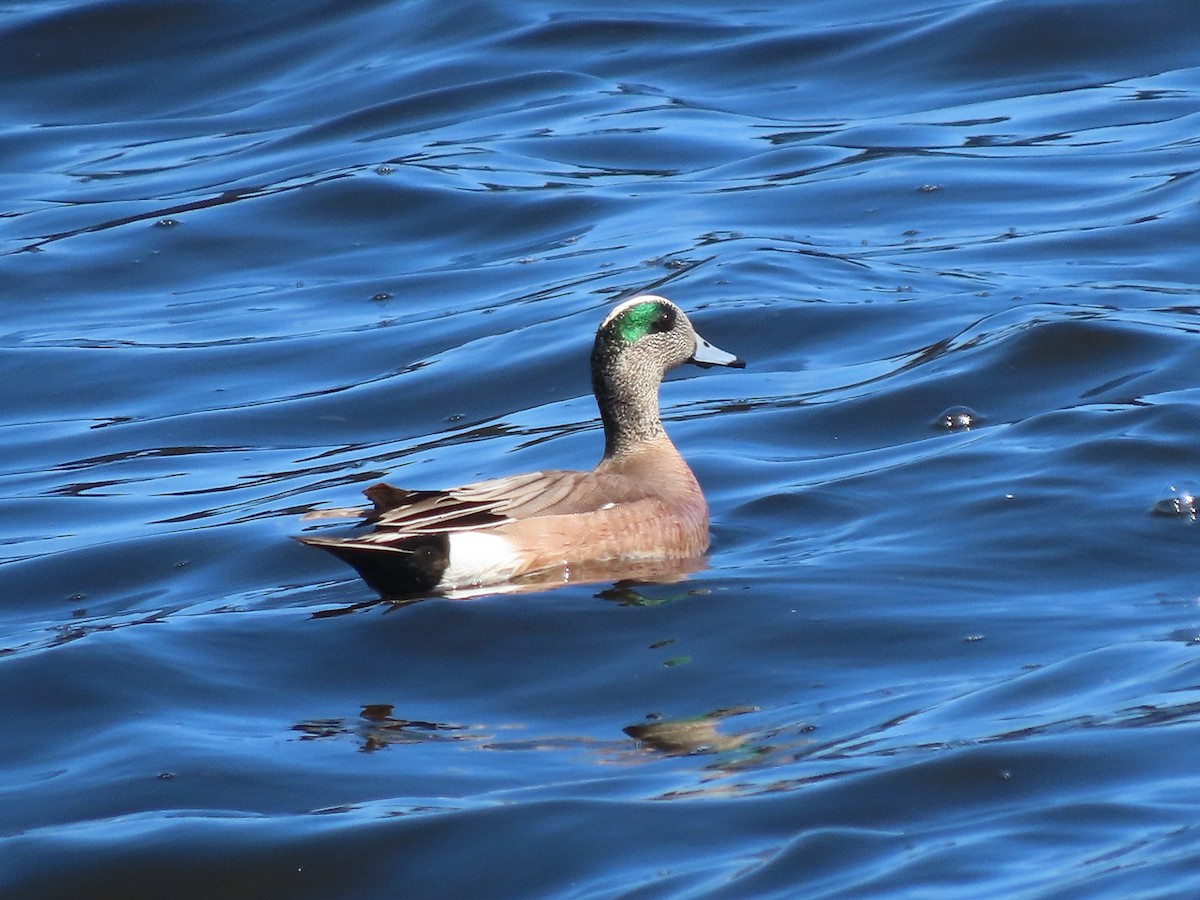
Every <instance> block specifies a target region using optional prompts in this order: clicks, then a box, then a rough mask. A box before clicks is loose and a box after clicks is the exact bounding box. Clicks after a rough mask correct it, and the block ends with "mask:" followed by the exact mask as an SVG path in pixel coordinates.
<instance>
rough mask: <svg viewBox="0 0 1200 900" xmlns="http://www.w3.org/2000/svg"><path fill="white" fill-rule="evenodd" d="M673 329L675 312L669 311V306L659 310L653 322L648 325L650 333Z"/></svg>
mask: <svg viewBox="0 0 1200 900" xmlns="http://www.w3.org/2000/svg"><path fill="white" fill-rule="evenodd" d="M674 327H675V310H673V309H671V308H670V307H669V306H664V307H663V308H662V309H660V310H659V313H658V315H657V316H655V317H654V321H653V322H651V323H650V330H651V331H658V332H664V331H670V330H671V329H672V328H674Z"/></svg>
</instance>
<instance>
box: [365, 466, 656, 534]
mask: <svg viewBox="0 0 1200 900" xmlns="http://www.w3.org/2000/svg"><path fill="white" fill-rule="evenodd" d="M365 493H366V495H367V498H368V499H369V500H371V502H372V503H374V505H375V508H374V509H373V510H372V511H371V513H370V515H369V516H368V519H369V520H371V521H373V522H374V523H375V525H376V527H377V528H378V529H380V531H379V532H376V534H380V535H381V536H380V539H381V540H382V539H384V538H383V534H386V535H387V537H389V538H393V539H394V538H395V536H396V533H400V534H414V535H415V534H441V533H446V532H452V531H465V530H472V531H474V530H480V529H488V528H496V527H498V526H500V525H504V524H506V523H508V522H513V521H516V520H518V519H528V518H531V517H533V516H557V515H574V514H577V513H585V512H593V511H594V510H597V509H600V508H602V507H604V506H606V505H609V504H613V503H626V502H632V501H635V500H641V499H643V498H645V497H647V496H651V492H650V491H648V490H647V488H646V486H645V485H644V484H642V483H641V482H640V481H637V480H635V479H630V478H626V477H624V476H622V475H616V474H607V473H598V472H579V471H572V470H552V471H547V472H533V473H529V474H526V475H513V476H510V477H507V478H492V479H489V480H487V481H478V482H475V483H474V484H468V485H464V486H463V487H458V488H452V489H450V490H446V491H409V490H404V489H403V488H395V487H392V486H391V485H387V484H377V485H373V486H372V487H370V488H368V489H367V490H366V491H365ZM368 537H374V535H370V536H368ZM360 540H361V538H360Z"/></svg>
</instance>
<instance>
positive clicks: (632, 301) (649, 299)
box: [600, 294, 674, 328]
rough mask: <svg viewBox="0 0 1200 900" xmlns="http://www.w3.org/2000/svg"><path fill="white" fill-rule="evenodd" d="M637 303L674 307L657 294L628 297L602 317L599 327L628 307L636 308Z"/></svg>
mask: <svg viewBox="0 0 1200 900" xmlns="http://www.w3.org/2000/svg"><path fill="white" fill-rule="evenodd" d="M639 303H665V304H667V306H673V305H674V304H672V303H671V301H670V300H668V299H667V298H666V297H660V296H658V294H638V295H637V296H636V297H630V298H629V299H628V300H626V301H625V302H624V303H619V304H617V306H616V307H615V308H614V309H613V311H612V312H610V313H609V314H608V315H607V316H605V317H604V321H603V322H601V323H600V327H601V328H603V327H604V326H605V325H607V324H608V323H609V322H611V321H612V320H613V319H615V318H616V317H617V316H619V315H620V314H621V313H623V312H625V310H627V309H629V307H631V306H637V305H638V304H639Z"/></svg>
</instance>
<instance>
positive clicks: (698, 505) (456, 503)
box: [298, 295, 744, 597]
mask: <svg viewBox="0 0 1200 900" xmlns="http://www.w3.org/2000/svg"><path fill="white" fill-rule="evenodd" d="M684 362H693V363H696V364H697V365H701V366H710V365H723V366H733V367H741V366H743V365H744V363H742V361H741V360H739V359H737V358H736V357H735V356H733V355H732V354H729V353H725V352H724V351H722V350H718V349H717V348H715V347H713V346H712V345H711V344H708V343H707V342H706V341H704V340H703V339H702V338H700V337H699V336H697V335H696V333H695V331H694V330H693V329H692V325H691V323H690V322H689V321H688V319H687V317H686V316H685V315H684V314H683V313H682V312H681V311H680V310H679V309H678V308H677V307H675V306H674V305H672V304H671V303H670V302H668V301H667V300H664V299H663V298H661V297H655V296H652V295H643V296H640V297H635V298H633V299H632V300H629V301H626V302H625V303H623V304H621V305H620V306H618V307H617V308H616V309H614V310H613V311H612V313H610V314H609V316H608V317H607V318H606V319H605V320H604V322H603V323H602V324H601V325H600V328H599V330H598V331H597V333H596V344H595V348H594V349H593V351H592V385H593V389H594V391H595V393H596V399H597V402H598V403H599V406H600V416H601V419H602V421H603V423H604V433H605V452H604V457H603V458H602V459H601V460H600V463H599V465H597V466H596V468H595V469H593V470H592V471H590V472H580V471H567V470H556V471H544V472H534V473H531V474H528V475H515V476H511V477H507V478H496V479H492V480H489V481H480V482H476V483H474V484H469V485H465V486H463V487H459V488H452V489H450V490H445V491H407V490H402V489H398V488H393V487H390V486H389V485H386V484H377V485H375V486H373V487H371V488H368V489H367V491H366V495H367V497H368V499H370V500H371V502H372V503H373V504H374V508H373V509H371V510H370V511H369V512H368V514H367V516H366V519H367V521H368V522H371V523H373V524H374V525H375V530H374V531H373V532H371V533H370V534H367V535H364V536H362V537H358V538H349V539H337V538H321V537H303V538H298V540H300V541H301V542H303V543H305V544H309V545H311V546H315V547H320V548H322V549H324V550H328V551H329V552H331V553H333V554H334V555H336V556H338V557H339V558H340V559H342V560H344V561H345V562H347V563H349V564H350V565H351V566H353V567H354V568H355V569H356V570H358V573H359V574H360V575H361V576H362V578H363V580H365V581H366V582H367V583H368V584H369V585H371V586H372V587H373V588H375V589H376V590H377V591H379V593H381V594H382V595H384V596H386V597H410V596H416V595H421V594H428V593H442V592H448V591H453V590H458V589H462V588H471V587H478V586H483V585H496V584H502V583H504V582H509V581H512V580H514V579H519V578H522V577H523V576H529V575H532V574H534V573H538V572H543V571H548V570H552V569H566V570H567V574H569V570H570V568H571V567H572V566H576V565H582V564H587V563H593V562H599V561H629V562H640V561H645V560H685V559H691V558H693V557H698V556H700V555H701V554H703V553H704V551H705V550H706V549H707V548H708V506H707V504H706V503H705V502H704V495H703V494H702V493H701V491H700V486H699V484H697V482H696V478H695V476H694V475H693V474H692V471H691V469H689V468H688V465H687V463H686V462H684V460H683V457H682V456H680V455H679V451H678V450H676V449H675V445H674V444H672V443H671V440H670V438H668V437H667V434H666V432H665V431H664V430H663V427H662V422H661V420H660V418H659V412H658V385H659V383H660V382H661V380H662V377H663V375H664V374H665V373H666V372H667V371H668V370H670V369H672V368H674V367H675V366H678V365H680V364H682V363H684Z"/></svg>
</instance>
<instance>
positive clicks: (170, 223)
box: [154, 219, 179, 228]
mask: <svg viewBox="0 0 1200 900" xmlns="http://www.w3.org/2000/svg"><path fill="white" fill-rule="evenodd" d="M154 224H155V225H157V226H158V227H159V228H174V227H175V226H176V225H178V224H179V220H178V219H159V220H158V221H157V222H155V223H154Z"/></svg>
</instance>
